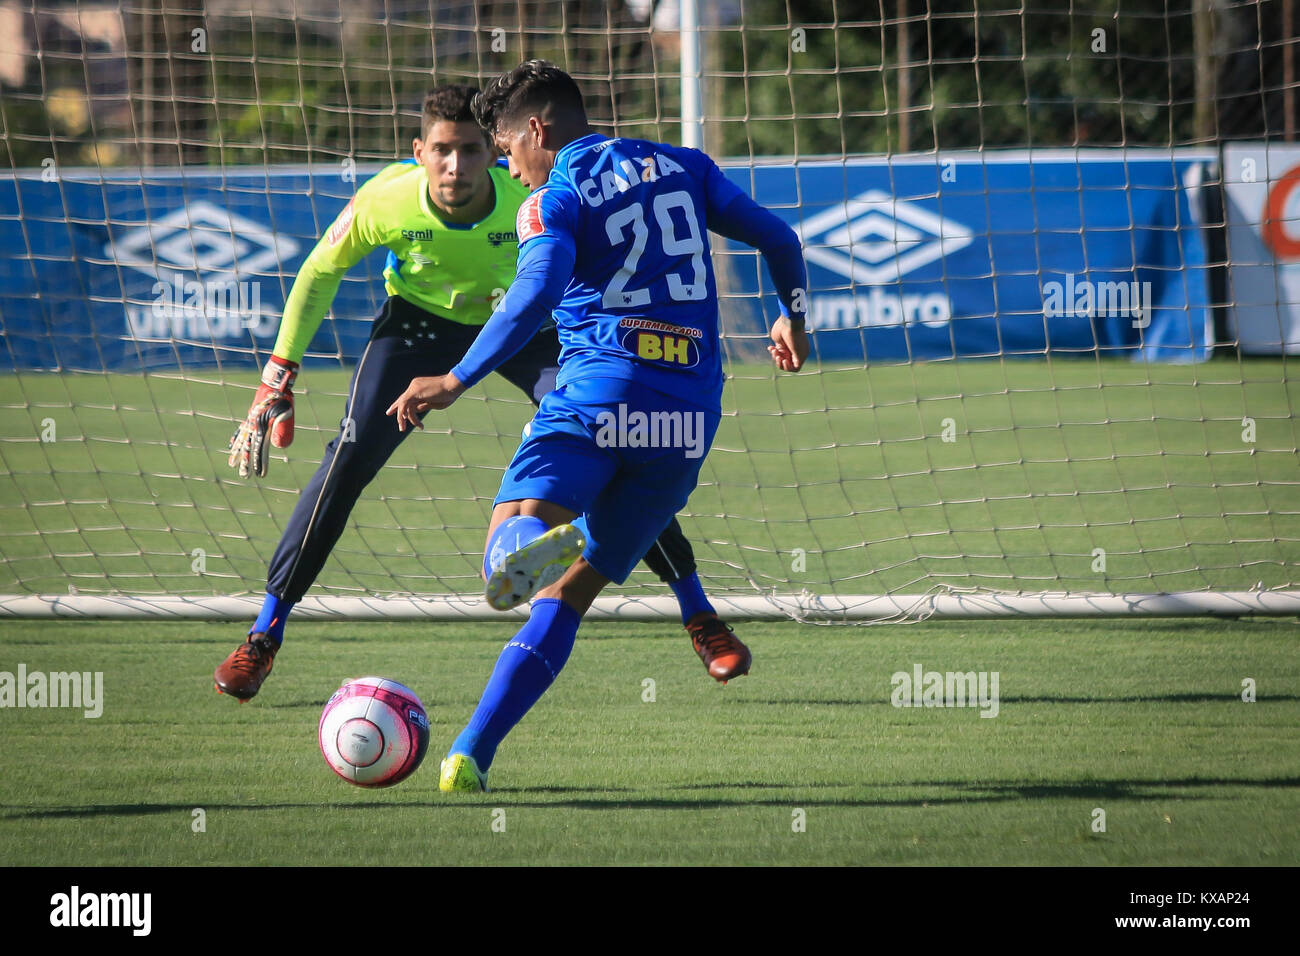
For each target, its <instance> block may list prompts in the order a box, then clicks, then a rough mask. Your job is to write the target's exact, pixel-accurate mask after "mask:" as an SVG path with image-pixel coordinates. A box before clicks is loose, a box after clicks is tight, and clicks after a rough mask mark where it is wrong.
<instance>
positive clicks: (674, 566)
mask: <svg viewBox="0 0 1300 956" xmlns="http://www.w3.org/2000/svg"><path fill="white" fill-rule="evenodd" d="M559 355H560V343H559V339H558V337H557V336H556V331H555V329H554V328H553V327H552V328H546V329H542V330H541V331H539V332H538V333H537V334H536V335H534V336H533V338H532V339H531V340H530V341H529V342H528V344H527V345H525V346H524V347H523V348H522V349H520V350H519V351H518V352H517V353H516V354H515V355H513V356H511V357H510V358H509V359H508V360H506V362H505V363H504V364H502V365H501V367H500V368H498V369H497V372H499V373H500V374H501V376H502V377H504V378H505V379H506V380H508V381H509V382H511V383H512V384H513V385H514V386H515V387H516V388H518V389H519V390H520V391H522V392H523V393H524V394H525V395H526V396H528V398H529V399H530V400H531V401H532V403H533V404H534V405H539V404H541V401H542V399H543V398H544V397H545V396H546V394H547V393H548V392H550V391H551V390H552V389H553V388H554V387H555V381H556V376H557V373H558V372H559V367H558V366H559ZM518 507H519V504H518V503H517V502H507V503H505V504H502V505H499V506H498V507H497V511H496V512H494V515H493V522H492V528H493V529H495V528H496V527H497V526H498V524H499V523H500V521H501V520H503V519H504V518H510V517H515V516H516V515H518ZM503 509H504V510H503ZM498 514H499V515H500V517H498ZM577 527H578V528H579V530H582V527H583V526H582V524H581V522H579V524H578V525H577ZM505 530H506V532H507V533H508V535H509V539H510V540H513V541H519V540H520V539H522V538H528V539H531V538H532V537H536V536H538V535H540V534H542V533H543V532H545V531H546V530H547V529H546V527H545V526H544V525H540V526H539V525H538V524H535V523H533V522H531V521H530V520H529V519H528V518H527V517H526V516H521V517H520V518H519V520H518V524H517V526H515V527H511V528H507V529H505ZM488 537H489V541H488V545H487V547H485V548H484V549H483V554H484V571H483V577H484V579H485V580H486V579H488V578H489V576H490V575H491V573H492V565H493V563H494V559H493V558H492V555H493V553H494V551H493V547H492V542H491V537H492V531H491V530H490V531H489V534H488ZM515 546H516V547H518V544H516V545H515ZM642 560H644V561H645V563H646V566H647V567H649V568H650V570H651V571H653V572H654V573H655V574H656V575H657V576H658V577H659V580H661V581H663V582H664V583H665V584H667V585H668V587H669V588H671V589H672V592H673V594H674V595H675V596H676V598H677V606H678V608H679V610H680V612H681V618H682V626H683V627H685V628H686V633H687V635H688V636H689V637H690V639H691V646H692V647H693V648H694V649H695V653H696V654H697V655H698V656H699V658H700V660H701V661H702V662H703V663H704V667H705V670H707V671H708V673H709V676H711V677H713V678H714V679H715V680H718V681H721V682H723V683H726V682H727V681H729V680H731V679H732V678H733V677H739V676H741V675H742V674H747V673H749V668H750V665H751V663H752V660H753V658H752V656H751V654H750V652H749V648H748V647H746V646H745V644H744V643H743V642H742V641H741V640H740V638H738V637H737V636H736V632H735V631H733V630H732V629H731V627H730V626H728V625H727V624H726V623H725V622H723V621H722V620H721V619H720V618H719V617H718V614H717V611H716V610H715V609H714V607H713V605H712V604H711V603H710V602H709V599H708V597H707V596H706V595H705V593H704V587H703V585H702V584H701V583H700V578H699V575H698V573H697V572H696V566H695V552H694V550H693V549H692V548H691V543H690V541H689V540H687V538H686V535H685V534H684V533H683V532H682V528H681V525H680V524H679V523H678V521H677V519H676V518H673V520H672V521H670V522H669V523H668V527H666V528H665V529H664V530H663V533H662V534H660V535H659V538H658V540H656V541H655V543H654V544H653V545H651V546H650V550H649V551H647V552H646V554H645V557H644V558H643V559H642ZM488 590H489V593H492V592H493V589H492V588H489V589H488ZM498 593H499V592H498ZM514 593H517V592H514V591H512V592H511V593H510V594H509V595H506V597H511V596H512V595H513V594H514ZM521 600H522V599H521Z"/></svg>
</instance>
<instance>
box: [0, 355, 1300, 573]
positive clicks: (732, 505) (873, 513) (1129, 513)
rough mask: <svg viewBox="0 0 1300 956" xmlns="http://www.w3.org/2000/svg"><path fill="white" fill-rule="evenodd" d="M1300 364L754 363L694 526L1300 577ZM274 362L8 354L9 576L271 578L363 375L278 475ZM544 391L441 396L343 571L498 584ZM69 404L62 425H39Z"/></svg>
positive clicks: (304, 436)
mask: <svg viewBox="0 0 1300 956" xmlns="http://www.w3.org/2000/svg"><path fill="white" fill-rule="evenodd" d="M1286 369H1287V366H1286V364H1285V362H1284V361H1282V360H1259V361H1253V360H1252V361H1248V362H1239V361H1236V360H1222V361H1214V362H1210V363H1207V364H1204V365H1197V366H1170V365H1161V366H1155V365H1142V364H1135V363H1133V362H1130V361H1124V360H1119V359H1107V360H1103V361H1100V362H1099V361H1097V360H1095V359H1078V360H1063V359H1059V358H1054V359H1052V360H1051V361H1042V362H1030V361H970V362H958V363H952V362H948V363H943V362H930V363H918V364H915V365H907V366H892V367H874V366H873V367H872V368H870V369H867V370H864V369H862V368H861V367H847V366H842V365H826V366H821V367H811V368H809V369H808V370H807V371H805V372H804V373H802V374H800V375H797V376H794V375H786V376H782V377H780V378H779V379H777V380H775V381H774V380H773V375H772V372H771V370H770V369H768V368H765V367H759V366H753V365H739V366H732V367H731V368H730V372H731V374H732V379H731V380H730V382H729V384H728V386H727V391H726V395H725V398H724V409H725V413H726V417H725V418H724V421H723V424H722V428H721V429H720V431H719V434H718V438H717V440H716V441H715V443H714V447H713V450H712V452H711V453H710V455H709V458H708V460H707V462H706V464H705V467H704V471H703V473H702V479H701V484H700V487H699V488H698V489H697V490H696V492H695V494H694V495H693V496H692V498H691V501H690V503H689V505H688V507H687V512H686V517H685V519H684V527H685V529H686V532H687V534H688V536H689V537H690V538H691V540H692V541H693V542H694V543H695V546H696V551H697V554H698V557H699V559H700V563H701V566H702V577H703V578H704V580H705V582H706V584H707V585H708V586H709V587H710V588H712V589H714V590H722V589H739V590H740V591H742V592H743V593H748V594H753V593H755V592H756V590H770V589H776V590H781V591H787V592H788V591H795V592H798V591H799V590H802V589H804V588H808V589H810V590H814V591H819V592H823V593H825V592H835V593H841V594H862V593H868V594H882V593H892V592H898V591H916V590H925V588H927V587H929V586H930V585H932V584H936V583H946V584H952V585H956V586H963V587H967V586H985V587H995V588H1004V589H1005V588H1013V589H1014V588H1023V589H1026V590H1064V589H1069V590H1089V591H1109V592H1131V591H1141V592H1149V591H1178V590H1195V589H1200V588H1214V589H1219V590H1239V589H1246V588H1250V587H1253V586H1254V585H1256V584H1257V583H1260V582H1262V583H1263V584H1264V586H1265V587H1277V586H1284V585H1288V584H1290V583H1291V582H1294V581H1296V580H1297V577H1300V575H1298V574H1297V565H1300V534H1297V530H1296V524H1295V519H1296V515H1297V513H1300V479H1298V477H1297V475H1298V472H1297V467H1296V465H1297V459H1296V449H1297V447H1300V424H1297V418H1296V414H1295V411H1296V408H1297V407H1300V385H1298V384H1297V383H1296V382H1295V381H1294V380H1292V379H1289V378H1288V376H1287V372H1286ZM254 382H255V376H254V375H251V374H248V373H230V372H227V373H218V372H216V371H211V372H204V371H198V372H194V373H191V374H190V375H189V377H187V378H185V379H182V378H179V377H177V376H176V375H175V373H168V374H154V375H150V376H147V377H144V376H139V375H136V376H129V375H68V376H56V375H36V374H24V375H14V376H4V377H0V406H2V407H5V409H6V411H5V414H4V416H2V417H0V594H3V593H13V592H21V591H29V592H37V593H66V591H67V588H68V586H69V585H70V584H71V585H73V586H76V587H79V588H82V589H86V590H92V589H98V590H103V589H104V588H105V587H106V586H107V587H110V588H116V589H119V590H121V591H124V592H129V593H139V592H185V593H203V594H212V593H221V594H224V593H234V592H252V593H260V592H261V589H262V584H263V583H264V581H265V563H266V561H267V559H268V558H269V556H270V554H271V553H272V551H273V550H274V547H275V544H276V541H277V540H278V539H279V536H280V532H281V530H282V528H283V523H284V521H285V519H286V518H287V516H288V515H289V513H290V511H291V510H292V508H293V504H294V502H295V501H296V498H297V495H298V490H299V489H300V488H301V487H302V486H303V485H304V484H305V483H306V481H307V479H308V478H309V477H310V476H311V474H312V472H313V471H314V470H315V468H316V465H317V464H318V463H319V461H320V454H321V450H322V447H323V445H324V443H325V441H326V440H327V439H328V438H329V437H332V436H333V435H334V434H335V432H336V431H337V428H338V421H339V418H340V417H341V416H342V407H343V400H342V398H341V396H342V395H343V394H344V393H345V391H346V387H347V373H345V372H339V371H333V372H331V371H316V370H312V369H308V371H307V372H306V373H304V375H303V378H302V382H301V384H302V385H303V389H300V393H301V394H300V395H299V400H298V437H297V440H296V441H295V443H294V445H293V446H292V448H291V449H289V454H288V459H289V460H288V461H285V460H276V461H274V462H273V464H272V468H271V473H270V475H269V476H268V477H267V478H266V479H264V480H262V481H260V482H250V481H245V480H241V479H240V478H238V477H237V476H236V475H235V474H234V473H233V472H232V471H231V470H230V469H229V468H228V467H227V466H226V461H225V458H226V456H225V452H224V449H225V447H226V444H227V442H228V441H229V438H230V434H231V432H232V431H233V427H234V426H233V423H234V422H235V421H237V420H238V419H240V418H242V417H243V415H244V414H245V412H246V410H247V407H248V401H249V398H250V396H251V394H252V385H253V383H254ZM530 414H531V407H530V406H529V405H527V404H526V403H525V402H523V401H522V400H521V398H520V396H519V394H518V393H517V392H515V391H514V390H513V389H512V388H511V386H509V385H508V384H505V383H503V382H501V381H499V380H497V379H496V377H495V376H494V377H492V378H490V379H489V380H488V382H486V383H485V387H484V388H483V390H482V391H481V392H479V391H477V390H476V391H475V392H471V393H470V394H469V395H467V396H466V397H465V398H463V399H462V400H461V401H459V402H457V403H456V404H455V405H454V406H453V407H452V408H451V410H450V411H449V412H448V413H445V414H443V415H440V416H435V417H433V418H431V419H430V420H429V423H428V428H427V430H426V431H425V432H424V433H421V434H418V435H416V436H415V437H414V438H413V439H411V440H409V441H408V442H407V443H406V444H405V445H403V446H402V448H400V449H399V451H398V453H397V454H396V455H395V456H394V458H393V460H392V465H391V467H389V468H387V469H385V471H384V472H383V473H382V474H381V476H380V477H379V478H378V479H377V480H376V482H375V483H374V484H373V485H372V486H371V487H370V489H369V493H368V494H367V496H366V498H365V499H364V500H363V502H362V503H361V505H360V506H359V507H358V508H357V509H356V511H355V512H354V515H353V518H354V521H353V527H352V532H351V533H349V534H347V535H345V536H344V538H343V539H342V540H341V541H340V543H339V547H338V549H337V551H336V553H335V560H334V561H332V562H331V564H330V565H328V566H327V568H326V570H325V573H324V574H323V575H322V578H321V580H320V586H321V589H322V592H321V593H333V594H345V595H346V594H367V593H388V592H394V591H397V592H403V591H405V592H416V593H446V592H469V591H473V590H475V589H476V588H477V564H478V557H477V554H478V553H481V548H482V542H483V538H482V535H483V528H484V526H485V521H486V515H487V512H488V509H489V504H490V502H491V500H492V497H493V495H494V494H495V492H496V489H497V486H498V484H499V482H500V477H501V472H502V470H503V469H504V466H505V464H506V462H507V461H508V460H509V457H510V455H511V453H512V452H513V450H514V448H515V446H516V445H517V443H518V438H519V433H520V429H521V428H522V427H523V425H524V423H525V422H526V421H527V419H528V417H529V416H530ZM1245 417H1249V418H1250V419H1251V420H1252V421H1253V429H1254V436H1253V437H1254V441H1245V440H1243V431H1244V429H1243V424H1242V419H1243V418H1245ZM46 420H49V421H50V422H52V423H53V426H54V429H55V437H56V438H57V440H56V441H52V442H42V441H40V440H39V437H38V436H40V435H41V433H42V430H43V428H45V426H43V425H42V423H43V422H45V421H46ZM948 420H951V425H950V426H947V427H948V428H949V429H950V433H951V437H952V439H953V440H952V441H945V440H944V432H945V427H946V426H945V423H946V422H948ZM196 549H201V550H202V551H203V553H204V555H205V556H206V557H205V561H206V568H205V570H204V572H203V573H202V574H197V573H196V572H195V571H194V570H193V564H194V558H193V553H194V551H195V550H196ZM797 549H798V550H802V551H803V552H804V553H805V555H806V558H805V559H804V562H805V566H804V567H803V568H802V569H801V570H795V562H794V560H793V557H792V556H793V555H794V554H795V552H796V550H797ZM1096 549H1103V550H1104V551H1105V552H1106V566H1105V569H1104V570H1094V564H1095V557H1094V551H1095V550H1096ZM651 581H652V579H651V578H650V577H649V575H648V574H647V573H645V572H638V573H637V575H635V576H634V578H633V583H634V585H636V586H638V587H641V586H645V585H646V584H647V583H650V582H651Z"/></svg>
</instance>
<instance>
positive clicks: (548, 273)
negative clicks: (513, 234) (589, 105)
mask: <svg viewBox="0 0 1300 956" xmlns="http://www.w3.org/2000/svg"><path fill="white" fill-rule="evenodd" d="M709 230H713V231H715V232H718V233H721V234H722V235H726V236H731V237H734V238H738V239H741V240H742V241H746V242H748V243H749V244H751V245H755V246H758V247H760V248H764V247H767V248H764V252H765V255H766V256H767V259H768V264H769V268H770V269H771V270H772V277H773V281H774V284H775V285H776V287H777V290H778V294H779V295H780V297H781V299H782V303H783V306H782V310H783V312H787V313H789V312H790V311H793V309H794V308H795V306H794V302H795V300H796V296H795V290H796V288H800V287H802V285H803V275H804V272H803V259H802V256H801V255H800V254H799V246H798V240H797V239H796V238H795V237H794V235H793V233H792V232H791V231H790V229H789V227H788V226H785V224H784V223H781V222H780V220H777V219H776V218H775V217H774V216H772V215H771V214H770V213H768V212H766V210H763V209H762V208H761V207H760V206H758V205H757V204H756V203H754V202H753V201H752V200H751V199H749V197H748V196H746V195H745V193H744V192H743V191H742V190H741V189H739V188H738V187H737V186H736V185H734V184H733V183H732V182H730V181H729V180H728V179H727V178H726V177H725V176H724V175H723V174H722V171H721V170H720V169H718V166H717V164H716V163H714V162H713V160H711V159H710V158H709V157H708V156H706V155H705V154H703V153H701V152H699V151H698V150H694V149H684V148H679V147H675V146H669V145H666V144H663V143H652V142H648V141H645V140H636V139H609V138H607V137H605V136H602V135H600V134H595V133H593V134H591V135H588V136H584V137H582V138H580V139H577V140H574V141H573V142H571V143H569V144H568V145H566V146H565V147H564V148H563V149H561V150H560V151H559V153H557V154H556V157H555V163H554V166H553V168H552V170H551V174H550V176H549V178H548V179H547V181H546V183H545V184H544V185H543V186H541V187H540V188H538V189H537V190H536V191H535V192H533V193H532V194H531V195H530V196H529V197H528V198H527V199H526V200H525V201H524V203H523V205H522V206H521V207H520V209H519V215H518V219H517V232H518V234H519V263H518V270H517V274H516V280H515V284H514V285H513V286H512V287H511V289H510V291H509V292H508V293H507V294H506V296H505V297H504V298H503V300H502V302H501V304H500V306H499V307H498V315H497V316H494V317H493V319H492V320H490V321H489V323H488V325H487V327H486V328H485V331H484V334H483V335H481V336H480V337H479V340H478V342H477V343H476V344H475V346H474V348H472V349H471V350H470V352H469V353H468V354H467V355H466V356H465V358H464V359H463V360H462V362H461V363H460V364H459V365H458V366H457V367H456V368H455V369H453V374H455V376H456V377H457V378H458V379H459V380H460V381H461V382H463V383H464V384H465V385H467V386H469V385H473V384H474V383H475V382H477V381H478V380H479V379H481V378H482V377H483V376H484V375H486V374H487V373H488V372H489V371H491V370H492V368H493V367H495V365H494V363H495V362H498V361H499V360H501V359H502V358H504V357H508V356H509V354H511V351H510V350H511V348H517V347H521V346H522V344H523V342H525V341H526V340H527V336H528V335H529V334H531V332H530V329H533V328H535V327H536V323H537V322H540V321H541V319H542V318H543V313H545V314H549V313H550V312H551V310H554V317H555V322H556V326H557V328H558V330H559V337H560V346H561V352H560V374H559V378H558V380H557V385H558V386H563V385H566V384H568V383H570V382H575V381H579V380H589V379H595V378H604V379H622V380H626V381H635V382H637V383H639V384H642V385H645V386H647V387H649V388H653V389H655V390H657V391H660V392H664V393H666V394H668V395H672V396H674V397H676V398H680V399H683V400H686V401H689V402H691V403H693V404H696V405H699V406H702V407H704V408H707V409H710V410H715V411H716V410H718V409H719V408H720V407H721V395H722V361H721V354H720V345H719V340H718V290H717V282H716V278H715V276H714V271H713V262H712V257H711V254H710V247H709V236H708V232H709ZM498 317H500V319H501V321H498Z"/></svg>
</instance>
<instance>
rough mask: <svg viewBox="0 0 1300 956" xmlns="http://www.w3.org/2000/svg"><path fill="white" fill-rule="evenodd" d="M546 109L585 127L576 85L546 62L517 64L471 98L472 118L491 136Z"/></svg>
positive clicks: (584, 108)
mask: <svg viewBox="0 0 1300 956" xmlns="http://www.w3.org/2000/svg"><path fill="white" fill-rule="evenodd" d="M548 109H549V110H550V112H551V115H552V116H557V117H558V116H564V115H565V114H568V115H569V116H570V117H571V118H572V119H574V120H578V121H580V122H582V123H583V124H584V125H585V124H586V122H587V108H586V107H585V106H584V105H583V103H582V91H581V90H579V89H578V84H577V83H575V82H574V81H573V77H571V76H569V74H567V73H565V72H564V71H563V70H561V69H560V68H559V67H558V66H556V65H555V64H554V63H551V62H549V61H547V60H528V61H527V62H526V63H520V64H519V65H518V66H517V67H515V68H514V69H513V70H511V71H510V72H509V73H506V74H504V75H502V76H498V77H497V78H496V79H495V80H493V81H492V82H491V83H489V84H488V85H487V88H486V89H484V90H483V92H482V93H480V94H479V95H478V96H476V97H474V118H475V119H477V120H478V123H479V125H480V126H482V127H483V128H484V129H485V130H487V132H488V135H489V136H493V137H495V136H496V135H497V134H498V133H499V132H501V131H502V130H505V129H510V128H511V127H512V126H513V125H514V124H515V123H516V122H518V121H519V120H520V119H523V118H526V117H528V116H540V115H541V114H542V113H544V112H546V111H547V110H548Z"/></svg>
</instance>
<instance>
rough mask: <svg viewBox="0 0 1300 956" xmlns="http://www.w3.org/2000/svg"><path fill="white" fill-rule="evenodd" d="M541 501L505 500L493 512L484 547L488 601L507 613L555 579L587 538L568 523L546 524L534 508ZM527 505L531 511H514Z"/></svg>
mask: <svg viewBox="0 0 1300 956" xmlns="http://www.w3.org/2000/svg"><path fill="white" fill-rule="evenodd" d="M538 505H542V506H545V505H546V502H504V503H502V504H500V505H497V507H496V509H494V511H493V522H492V526H491V528H490V529H489V531H488V539H487V544H486V546H485V547H484V549H483V579H484V581H485V582H486V584H487V589H486V592H485V593H486V596H487V602H488V604H489V605H491V606H492V607H493V608H494V609H495V610H498V611H508V610H510V609H511V608H514V607H518V606H519V605H521V604H524V603H526V602H527V601H529V600H531V599H532V597H533V595H534V594H536V593H537V592H538V591H540V590H541V589H542V588H545V587H547V586H549V585H551V584H554V583H555V582H556V581H558V580H559V579H560V576H561V575H562V574H564V572H565V571H566V570H568V568H569V566H570V565H572V564H573V562H574V561H576V560H577V559H578V557H579V556H580V555H581V554H582V549H583V548H584V547H585V546H586V539H585V538H584V537H583V535H582V532H581V531H579V530H578V528H576V527H574V526H573V525H572V524H571V523H570V521H571V520H572V518H573V515H572V513H571V512H570V513H569V515H570V517H569V519H566V520H564V521H557V522H553V523H548V522H547V521H546V520H544V519H543V518H542V517H541V515H540V514H539V513H537V511H536V509H537V507H538ZM522 506H528V508H529V510H530V513H528V514H522V513H518V510H517V509H519V508H521V507H522Z"/></svg>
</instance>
